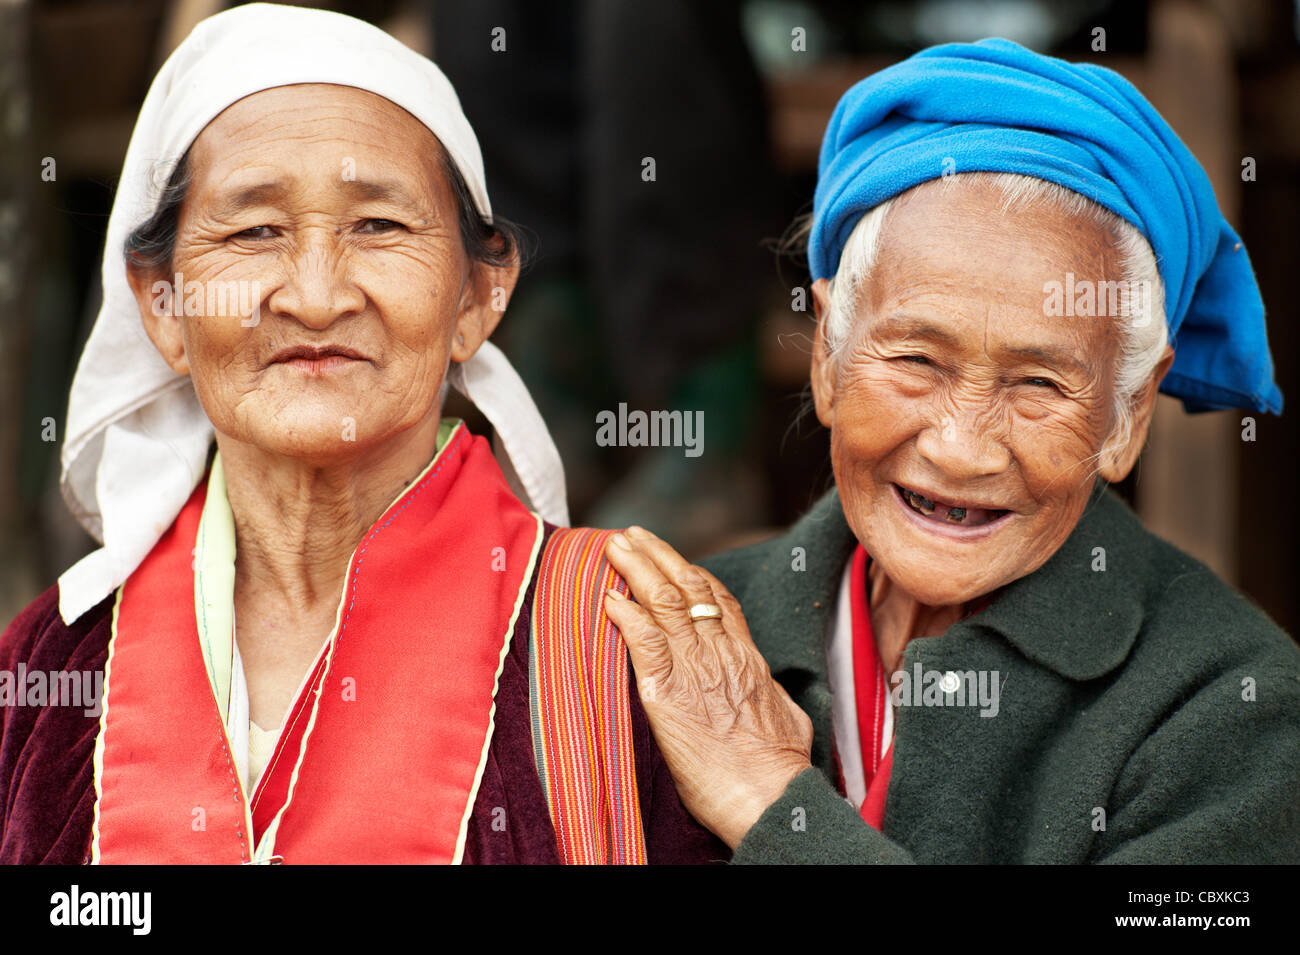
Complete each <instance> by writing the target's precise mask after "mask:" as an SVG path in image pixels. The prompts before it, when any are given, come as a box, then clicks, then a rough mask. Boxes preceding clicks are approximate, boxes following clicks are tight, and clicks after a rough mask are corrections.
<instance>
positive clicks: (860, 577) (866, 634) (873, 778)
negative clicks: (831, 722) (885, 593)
mask: <svg viewBox="0 0 1300 955" xmlns="http://www.w3.org/2000/svg"><path fill="white" fill-rule="evenodd" d="M867 564H868V558H867V552H866V551H865V550H863V549H862V545H861V544H859V545H858V548H857V550H855V551H854V552H853V566H852V568H850V570H849V588H850V601H849V604H850V608H851V613H852V620H853V696H854V698H855V699H856V700H857V706H858V743H859V745H860V746H861V747H862V781H863V783H864V784H865V785H866V787H867V796H866V798H865V799H864V800H862V807H861V809H860V810H859V812H861V813H862V818H863V819H864V820H865V821H866V823H867V825H869V826H871V828H873V829H876V830H878V831H879V830H880V829H881V827H882V826H883V825H884V819H885V794H886V793H887V792H888V791H889V775H890V771H891V769H892V768H893V764H894V744H893V741H892V740H891V741H890V744H889V749H888V750H887V751H886V752H885V755H884V757H883V758H882V757H881V755H880V748H881V745H882V744H883V743H884V733H885V713H886V712H887V710H886V707H888V706H889V699H888V698H887V696H886V692H887V687H888V681H887V680H886V679H885V671H884V667H883V666H882V664H881V662H880V650H879V649H878V648H877V647H876V635H875V633H874V632H873V631H872V629H871V613H870V610H869V608H868V607H867Z"/></svg>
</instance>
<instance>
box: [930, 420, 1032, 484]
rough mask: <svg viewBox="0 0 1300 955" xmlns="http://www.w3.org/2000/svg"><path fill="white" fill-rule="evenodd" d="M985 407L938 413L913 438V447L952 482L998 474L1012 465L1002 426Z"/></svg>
mask: <svg viewBox="0 0 1300 955" xmlns="http://www.w3.org/2000/svg"><path fill="white" fill-rule="evenodd" d="M995 417H996V413H995V412H993V411H992V410H988V409H974V408H971V409H964V410H963V411H960V412H954V413H945V414H941V415H937V416H936V417H935V419H934V420H933V421H932V422H931V423H930V424H929V425H928V426H927V427H926V428H925V429H923V430H922V431H921V433H920V434H919V435H918V436H917V439H916V450H917V452H918V453H919V454H920V455H921V457H923V458H925V460H927V461H928V462H930V463H931V464H932V465H934V467H935V468H937V469H938V470H940V471H942V472H943V473H944V474H945V475H946V476H947V477H949V478H951V479H952V480H953V482H954V483H955V482H958V481H969V480H974V479H976V478H982V477H988V476H990V475H994V474H1000V473H1002V472H1003V471H1005V470H1006V469H1007V468H1008V467H1010V465H1011V452H1010V450H1009V449H1008V448H1007V444H1006V441H1005V440H1004V436H1003V434H1002V429H1001V428H1000V427H999V426H998V424H997V423H996V421H995V420H994V419H995Z"/></svg>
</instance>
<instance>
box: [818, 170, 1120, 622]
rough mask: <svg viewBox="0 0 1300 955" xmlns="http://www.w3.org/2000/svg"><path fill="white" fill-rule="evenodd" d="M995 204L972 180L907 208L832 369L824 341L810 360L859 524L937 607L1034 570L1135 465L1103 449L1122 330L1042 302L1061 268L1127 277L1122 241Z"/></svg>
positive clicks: (847, 503)
mask: <svg viewBox="0 0 1300 955" xmlns="http://www.w3.org/2000/svg"><path fill="white" fill-rule="evenodd" d="M1001 202H1002V197H1001V193H1000V192H999V191H998V190H997V189H996V187H994V186H992V185H991V184H988V183H980V182H978V181H976V182H974V183H966V184H964V185H963V186H962V187H961V188H949V189H944V188H943V186H942V184H941V183H940V182H938V181H936V182H931V183H926V184H925V185H922V186H920V187H918V188H916V189H914V190H912V191H911V192H910V193H908V194H906V195H904V196H902V197H900V199H899V200H898V201H897V202H896V203H895V205H894V207H893V209H891V210H890V212H889V213H888V214H887V216H886V220H885V223H884V228H883V231H882V233H881V236H880V254H879V258H878V266H877V268H876V269H875V270H874V272H873V273H872V275H871V276H870V277H869V278H868V279H867V280H866V282H865V287H864V288H863V289H862V295H861V298H860V302H859V308H858V312H857V314H856V316H855V317H854V323H853V327H852V329H851V331H850V334H849V336H848V339H847V340H846V342H845V343H844V345H843V348H842V350H841V351H840V352H839V353H838V354H837V355H836V356H834V357H828V356H826V355H825V354H824V340H823V339H822V338H821V335H820V333H819V341H818V348H817V350H816V353H815V356H814V370H813V388H814V394H815V397H816V400H817V409H818V417H819V418H820V419H821V421H822V423H823V424H825V425H826V426H827V427H829V428H830V429H831V449H832V458H833V465H834V470H835V479H836V483H837V485H838V487H839V493H840V496H841V499H842V501H843V505H844V512H845V515H846V517H847V518H848V521H849V524H850V525H851V526H852V528H853V530H854V532H855V533H856V535H857V537H858V539H859V541H861V543H862V544H863V546H864V548H865V549H866V550H867V552H868V553H869V554H871V555H872V556H873V557H874V558H875V559H876V560H877V561H879V562H880V564H881V567H882V569H883V570H884V571H885V572H886V573H887V574H888V575H889V576H890V578H891V579H893V580H894V581H895V582H896V583H897V584H899V585H900V586H901V587H902V588H903V589H904V590H906V591H908V592H909V593H911V594H912V595H913V596H915V597H916V598H917V599H918V600H920V601H921V602H922V603H926V604H931V605H948V604H957V603H962V602H965V601H969V600H972V599H974V598H976V597H978V596H981V595H983V594H986V593H989V592H990V591H992V590H994V589H996V588H997V587H999V586H1002V585H1003V584H1006V583H1009V582H1010V581H1012V580H1015V579H1016V578H1018V577H1022V576H1024V575H1026V574H1028V573H1031V572H1032V571H1034V570H1036V569H1037V568H1038V567H1040V566H1041V565H1042V564H1043V563H1044V562H1045V561H1046V560H1047V559H1048V557H1050V556H1051V555H1052V553H1053V552H1055V551H1056V549H1057V548H1058V547H1059V546H1060V545H1061V543H1062V542H1063V541H1064V540H1065V539H1066V537H1067V536H1069V534H1070V531H1071V530H1072V529H1073V528H1074V526H1075V523H1076V522H1077V520H1078V519H1079V517H1080V515H1081V513H1082V511H1083V507H1084V504H1085V502H1086V501H1087V498H1088V494H1089V491H1090V490H1091V488H1092V486H1093V481H1094V477H1095V476H1096V474H1097V473H1098V472H1099V471H1100V472H1101V473H1102V474H1103V476H1105V477H1107V479H1109V480H1118V479H1121V478H1122V477H1123V476H1124V474H1123V473H1119V472H1120V471H1123V472H1124V473H1127V470H1128V467H1131V464H1132V461H1131V460H1129V459H1128V458H1127V456H1126V455H1125V454H1120V455H1118V456H1115V455H1111V454H1110V453H1107V454H1106V455H1101V454H1100V452H1101V451H1102V446H1103V442H1104V439H1105V438H1106V437H1107V435H1108V434H1109V431H1110V428H1111V425H1112V402H1113V398H1114V390H1113V387H1114V386H1113V372H1114V366H1115V358H1116V352H1117V330H1116V321H1117V320H1116V319H1115V318H1113V317H1078V316H1075V315H1068V316H1067V315H1053V314H1049V313H1050V312H1052V311H1063V310H1061V309H1052V308H1049V307H1045V300H1046V299H1047V296H1046V294H1045V291H1044V287H1045V285H1046V283H1049V282H1058V283H1059V282H1064V281H1065V280H1066V279H1065V277H1066V275H1067V273H1073V275H1074V276H1075V277H1076V279H1079V280H1082V279H1087V280H1089V281H1094V282H1100V281H1106V280H1119V279H1120V278H1121V276H1120V275H1119V274H1118V270H1117V268H1116V260H1117V257H1116V255H1115V254H1114V252H1113V250H1112V248H1111V242H1112V240H1111V238H1110V236H1109V235H1108V234H1106V233H1105V232H1104V231H1103V230H1102V229H1101V228H1100V227H1098V226H1095V225H1092V224H1090V223H1088V222H1086V221H1085V220H1082V219H1078V220H1074V219H1064V218H1062V213H1060V212H1059V211H1056V210H1054V209H1052V208H1050V207H1048V206H1046V205H1035V206H1032V207H1025V208H1022V209H1020V210H1018V211H1016V212H1015V213H1013V214H1010V215H1006V214H1003V213H1002V212H1001V210H1000V207H1001ZM820 284H821V285H822V287H821V290H820V293H819V292H818V289H816V288H815V289H814V295H815V297H816V298H817V301H818V305H819V308H818V312H819V317H821V315H822V314H823V313H824V311H825V308H824V304H825V295H826V290H825V286H824V283H820ZM1135 431H1136V432H1138V433H1139V434H1140V435H1142V436H1144V435H1145V427H1142V428H1135ZM1136 440H1138V441H1139V442H1140V441H1141V437H1138V438H1136Z"/></svg>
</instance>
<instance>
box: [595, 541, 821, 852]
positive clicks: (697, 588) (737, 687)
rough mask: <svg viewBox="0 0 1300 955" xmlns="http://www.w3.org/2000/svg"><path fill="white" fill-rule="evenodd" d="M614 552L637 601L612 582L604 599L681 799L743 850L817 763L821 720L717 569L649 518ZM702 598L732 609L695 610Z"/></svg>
mask: <svg viewBox="0 0 1300 955" xmlns="http://www.w3.org/2000/svg"><path fill="white" fill-rule="evenodd" d="M606 556H608V558H609V562H610V563H611V564H612V565H613V566H614V569H615V570H617V571H618V572H619V573H620V574H622V575H623V577H624V578H626V580H627V582H628V586H629V587H630V588H631V591H632V596H633V597H635V598H636V602H635V603H633V602H632V601H631V600H628V599H627V598H626V597H624V596H623V595H622V594H618V593H616V592H614V591H610V593H609V594H608V595H607V596H606V599H605V609H606V612H607V613H608V614H609V618H610V620H612V621H613V622H614V625H615V626H617V627H618V628H619V630H620V631H621V632H622V634H623V639H624V641H625V642H626V643H627V646H628V650H629V651H630V652H631V655H632V665H633V667H634V668H635V670H636V673H637V677H638V680H637V684H638V688H639V690H640V694H641V702H642V703H643V704H644V705H645V710H646V715H647V716H648V717H649V719H650V726H651V729H652V730H653V731H654V735H655V741H656V742H657V743H658V744H659V749H660V751H661V752H662V753H663V755H664V759H665V760H666V761H667V763H668V768H669V769H670V770H671V771H672V774H673V779H674V781H675V782H676V783H677V791H678V793H679V794H680V796H681V798H682V803H683V805H685V807H686V809H687V810H688V811H689V812H690V813H691V815H693V816H694V817H695V818H696V819H698V820H699V821H700V822H701V823H702V824H703V825H705V826H707V827H708V828H709V829H710V830H711V831H712V832H713V833H714V834H715V835H717V836H718V837H719V838H720V839H722V840H723V841H724V842H726V843H727V844H728V845H729V846H731V847H732V848H733V849H734V848H735V847H736V846H737V845H739V843H740V840H741V839H743V838H744V837H745V833H747V832H748V831H749V829H750V827H751V826H753V824H754V823H755V822H757V821H758V818H759V816H761V815H762V814H763V811H764V810H766V809H767V807H768V806H770V805H771V804H772V803H774V802H776V800H777V799H779V798H780V797H781V794H782V793H783V792H784V791H785V788H786V786H787V785H789V783H790V781H791V780H792V779H794V777H795V776H797V775H799V773H801V772H803V771H804V770H805V769H808V768H809V767H810V766H811V761H810V753H811V751H812V721H811V720H809V719H808V716H807V715H806V714H805V713H804V712H803V711H802V710H801V709H799V708H798V707H797V706H795V704H794V701H793V700H791V699H790V697H789V695H788V694H787V693H786V692H785V689H784V688H783V687H782V686H781V685H780V684H779V683H777V682H776V681H775V680H774V679H773V678H772V672H771V670H770V669H768V666H767V663H766V661H764V659H763V657H762V655H761V654H760V653H759V652H758V649H757V648H756V647H755V646H754V642H753V640H751V639H750V636H749V627H748V626H747V625H746V623H745V618H744V615H743V614H742V613H741V609H740V604H739V602H738V601H737V600H736V598H735V597H733V596H732V595H731V594H730V593H729V592H728V591H727V588H726V587H724V586H723V585H722V584H721V583H720V582H719V581H718V579H717V578H716V577H714V576H713V575H712V574H710V573H709V572H708V571H707V570H704V569H703V568H702V567H696V566H693V565H692V564H690V563H688V562H687V561H686V560H685V559H684V558H683V557H682V556H681V555H680V554H678V553H677V552H676V551H675V550H673V549H672V548H671V547H669V546H668V545H667V544H666V543H664V542H663V541H661V540H660V539H659V538H657V537H655V536H654V535H653V534H651V533H650V532H649V531H645V530H642V529H641V528H639V527H632V528H629V529H628V530H627V531H626V532H625V533H624V534H617V535H615V536H614V537H613V538H611V540H610V544H609V546H608V547H607V548H606ZM699 604H713V605H716V606H717V607H718V608H719V609H720V610H721V611H722V616H721V617H720V618H704V619H692V618H691V616H690V608H691V607H694V606H696V605H699Z"/></svg>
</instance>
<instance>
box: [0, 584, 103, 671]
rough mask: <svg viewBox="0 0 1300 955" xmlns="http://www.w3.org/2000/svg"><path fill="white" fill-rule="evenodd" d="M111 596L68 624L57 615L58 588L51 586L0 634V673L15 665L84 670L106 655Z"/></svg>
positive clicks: (101, 660) (56, 585)
mask: <svg viewBox="0 0 1300 955" xmlns="http://www.w3.org/2000/svg"><path fill="white" fill-rule="evenodd" d="M113 599H114V598H113V595H109V596H108V597H106V598H105V599H104V600H102V601H100V603H99V604H97V605H96V606H94V607H92V608H91V609H90V610H87V611H86V612H85V613H84V614H82V615H81V616H80V617H78V618H77V619H76V620H74V621H73V622H72V623H70V624H69V623H64V621H63V618H62V617H61V616H60V615H59V587H58V584H55V585H53V586H51V587H50V588H49V589H48V590H46V591H45V592H44V593H42V594H41V595H40V596H39V597H37V598H36V599H35V600H33V601H32V602H31V603H30V604H28V605H27V606H26V607H25V608H24V609H23V610H22V612H21V613H19V614H18V616H16V617H15V618H14V619H13V621H12V622H11V623H10V624H9V626H8V627H6V628H5V630H4V633H3V635H0V671H12V670H13V669H14V668H16V667H17V665H18V664H20V663H22V664H26V666H27V667H28V668H29V669H30V668H37V667H39V668H40V669H54V670H60V669H73V668H84V667H86V666H87V665H89V664H91V663H93V661H94V660H95V659H96V658H98V660H99V662H100V663H101V664H102V662H103V658H104V657H105V656H106V655H107V652H108V639H109V636H110V630H111V627H112V617H113Z"/></svg>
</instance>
